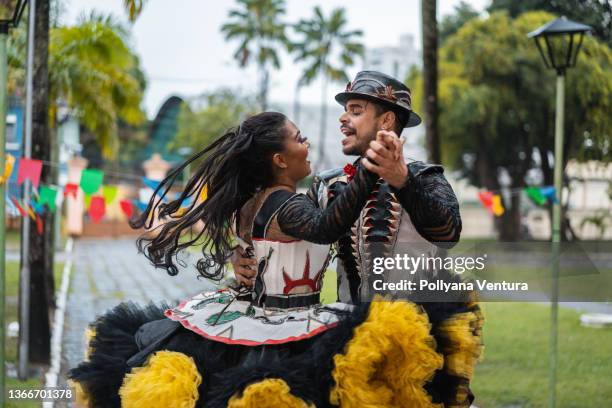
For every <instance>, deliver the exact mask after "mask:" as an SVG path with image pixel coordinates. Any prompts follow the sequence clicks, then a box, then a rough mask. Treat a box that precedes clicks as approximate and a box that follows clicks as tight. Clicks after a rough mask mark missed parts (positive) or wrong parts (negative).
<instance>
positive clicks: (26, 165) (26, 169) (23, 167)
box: [17, 157, 42, 188]
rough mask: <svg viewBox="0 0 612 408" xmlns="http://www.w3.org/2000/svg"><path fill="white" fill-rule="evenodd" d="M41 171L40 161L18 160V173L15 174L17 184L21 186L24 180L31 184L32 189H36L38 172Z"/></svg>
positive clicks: (38, 178)
mask: <svg viewBox="0 0 612 408" xmlns="http://www.w3.org/2000/svg"><path fill="white" fill-rule="evenodd" d="M41 171H42V161H40V160H35V159H26V158H23V157H22V158H21V159H19V172H18V173H17V184H22V183H23V182H24V181H26V180H30V181H31V182H32V186H34V188H38V182H39V181H40V172H41Z"/></svg>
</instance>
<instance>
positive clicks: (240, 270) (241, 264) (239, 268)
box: [230, 247, 257, 287]
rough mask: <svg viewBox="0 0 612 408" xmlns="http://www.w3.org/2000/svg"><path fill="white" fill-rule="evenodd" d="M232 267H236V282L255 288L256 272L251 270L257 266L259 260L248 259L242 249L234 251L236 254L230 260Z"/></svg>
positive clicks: (238, 248)
mask: <svg viewBox="0 0 612 408" xmlns="http://www.w3.org/2000/svg"><path fill="white" fill-rule="evenodd" d="M230 261H231V263H232V266H233V267H234V275H236V280H237V281H238V282H240V283H242V284H243V285H245V286H249V287H250V286H253V282H254V281H255V275H256V273H257V272H256V271H255V270H254V269H251V266H252V265H257V260H255V259H253V258H248V257H247V256H246V254H245V253H244V249H242V247H237V248H236V249H234V253H233V254H232V257H231V258H230Z"/></svg>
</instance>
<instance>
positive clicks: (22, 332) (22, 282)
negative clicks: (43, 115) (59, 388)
mask: <svg viewBox="0 0 612 408" xmlns="http://www.w3.org/2000/svg"><path fill="white" fill-rule="evenodd" d="M35 10H36V0H30V4H29V7H28V55H27V60H26V83H25V86H26V111H25V134H24V142H23V157H25V158H28V159H29V158H30V157H32V93H33V91H34V90H33V89H32V77H33V71H34V24H35V15H36V12H35ZM23 199H24V201H25V202H26V203H29V202H30V181H29V180H26V181H25V183H24V184H23ZM21 221H22V222H21V274H20V276H19V366H18V374H19V379H20V380H26V379H27V378H28V360H29V355H28V354H29V350H28V344H29V340H30V259H29V255H30V217H23V218H22V219H21Z"/></svg>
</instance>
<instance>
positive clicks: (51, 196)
mask: <svg viewBox="0 0 612 408" xmlns="http://www.w3.org/2000/svg"><path fill="white" fill-rule="evenodd" d="M56 198H57V190H56V189H54V188H53V187H48V186H40V188H39V189H38V204H39V205H45V204H47V205H48V206H49V210H51V212H53V211H55V200H56Z"/></svg>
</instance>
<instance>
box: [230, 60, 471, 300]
mask: <svg viewBox="0 0 612 408" xmlns="http://www.w3.org/2000/svg"><path fill="white" fill-rule="evenodd" d="M336 100H337V101H338V102H339V103H340V104H341V105H343V106H344V108H345V112H344V114H342V115H341V116H340V131H341V132H342V134H343V135H344V139H343V140H342V151H343V153H344V154H346V155H350V156H353V155H354V156H360V157H362V158H364V160H362V162H363V164H364V165H365V166H366V167H367V168H368V169H369V170H371V171H373V172H375V173H377V174H378V175H380V177H381V180H380V181H379V183H378V188H377V189H376V191H375V193H374V194H373V196H372V200H371V202H370V204H369V205H368V206H366V208H364V210H363V211H362V214H361V217H360V219H359V220H358V221H357V223H356V224H355V226H354V227H353V229H352V230H351V232H350V233H349V234H347V235H346V236H345V237H343V238H342V239H340V240H339V241H338V245H337V249H338V257H339V259H340V262H339V263H338V299H339V300H340V301H342V302H347V303H358V302H359V301H360V300H362V299H368V298H370V297H371V294H372V293H371V292H372V287H371V285H370V284H369V281H370V280H371V279H372V278H373V274H372V262H373V258H374V256H376V257H394V256H396V255H398V254H401V255H404V254H407V255H408V256H414V257H420V256H421V255H425V256H430V257H433V256H435V254H436V253H437V248H438V245H444V244H447V245H448V244H450V245H452V244H453V243H455V242H457V241H458V240H459V235H460V232H461V218H460V215H459V205H458V203H457V199H456V197H455V194H454V193H453V190H452V188H451V187H450V185H449V184H448V182H447V181H446V178H445V177H444V175H443V171H444V170H443V168H442V166H439V165H431V164H425V163H423V162H418V161H415V162H411V163H409V164H406V162H405V159H404V156H403V154H402V151H401V148H402V143H401V140H400V139H399V138H398V136H397V135H399V134H401V132H402V130H403V129H404V128H405V127H413V126H417V125H418V124H419V123H420V122H421V119H420V118H419V116H418V115H417V114H416V113H414V112H413V111H412V107H411V94H410V90H409V89H408V88H407V87H406V86H405V85H404V84H403V83H401V82H400V81H398V80H396V79H394V78H392V77H390V76H388V75H385V74H383V73H380V72H376V71H362V72H359V73H358V74H357V76H356V77H355V80H354V81H353V82H349V84H348V85H347V87H346V90H345V91H344V92H341V93H339V94H338V95H336ZM365 158H368V159H365ZM351 168H352V165H347V166H345V168H344V169H335V170H330V171H326V172H323V173H322V174H320V175H318V176H317V177H315V182H314V184H313V186H312V188H311V189H310V190H309V192H308V194H309V195H310V196H311V198H313V199H315V200H316V201H318V202H319V204H320V205H321V206H326V205H327V203H328V201H329V200H332V199H333V197H334V196H335V195H337V194H338V192H339V191H341V190H342V189H343V188H344V187H345V186H346V184H347V182H348V181H349V178H350V173H351ZM408 244H410V245H408ZM372 246H374V247H376V248H377V249H378V250H377V251H372V250H370V248H371V247H372ZM233 264H234V270H235V273H236V277H237V279H238V280H239V281H240V282H242V283H244V284H246V285H249V286H250V285H251V284H252V278H253V277H254V275H255V271H254V270H251V269H249V268H248V266H249V265H254V264H255V261H254V260H248V259H246V258H239V257H235V259H234V262H233ZM404 273H405V272H404ZM402 274H403V273H402V271H399V270H389V271H387V274H386V276H385V279H386V280H388V281H399V280H401V278H402Z"/></svg>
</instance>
